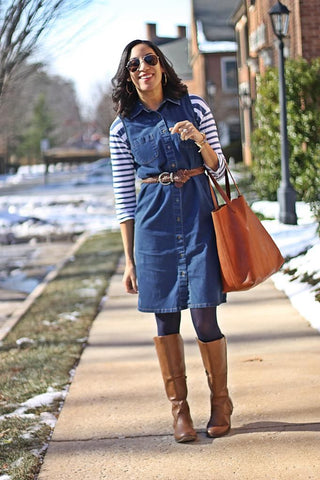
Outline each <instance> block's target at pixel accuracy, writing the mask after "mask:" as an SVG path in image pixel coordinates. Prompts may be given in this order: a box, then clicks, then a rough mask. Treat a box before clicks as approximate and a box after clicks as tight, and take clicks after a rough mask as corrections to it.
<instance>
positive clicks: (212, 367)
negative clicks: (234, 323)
mask: <svg viewBox="0 0 320 480" xmlns="http://www.w3.org/2000/svg"><path fill="white" fill-rule="evenodd" d="M198 344H199V348H200V352H201V356H202V361H203V365H204V368H205V370H206V374H207V378H208V385H209V388H210V391H211V395H210V400H211V416H210V420H209V422H208V425H207V435H208V436H209V437H212V438H216V437H222V436H223V435H226V434H227V433H228V432H229V430H230V426H231V422H230V416H231V414H232V410H233V405H232V401H231V398H230V397H229V392H228V387H227V345H226V339H225V338H224V337H223V338H221V339H219V340H214V341H213V342H207V343H205V342H201V341H200V340H198Z"/></svg>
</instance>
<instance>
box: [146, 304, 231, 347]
mask: <svg viewBox="0 0 320 480" xmlns="http://www.w3.org/2000/svg"><path fill="white" fill-rule="evenodd" d="M190 312H191V318H192V323H193V326H194V329H195V331H196V334H197V337H198V338H199V340H201V342H212V341H214V340H218V339H220V338H222V337H223V334H222V333H221V330H220V328H219V325H218V322H217V308H216V307H206V308H191V309H190ZM155 316H156V322H157V327H158V336H159V337H163V336H165V335H172V334H174V333H179V332H180V322H181V312H170V313H156V314H155Z"/></svg>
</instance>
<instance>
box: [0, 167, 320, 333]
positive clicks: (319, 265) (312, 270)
mask: <svg viewBox="0 0 320 480" xmlns="http://www.w3.org/2000/svg"><path fill="white" fill-rule="evenodd" d="M8 185H14V186H15V188H16V186H17V185H18V186H19V185H26V186H28V188H29V189H28V191H24V190H23V189H22V190H21V191H20V192H18V193H17V194H11V193H10V194H8V193H7V194H5V195H1V188H4V187H8ZM30 185H34V186H33V187H32V189H31V190H30ZM252 208H253V210H254V211H256V212H261V213H263V214H264V216H265V217H266V218H275V219H277V218H278V216H279V207H278V203H277V202H263V201H261V202H255V203H254V204H253V205H252ZM296 210H297V216H298V225H284V224H281V223H280V222H279V221H277V220H265V221H263V224H264V226H265V228H266V229H267V230H268V231H269V233H270V234H271V236H272V237H273V238H274V240H275V242H276V243H277V245H278V246H279V248H280V250H281V253H282V255H283V256H284V257H285V258H288V257H289V258H292V257H294V258H292V259H291V260H289V261H287V262H286V264H285V269H289V270H294V269H296V273H295V279H294V280H292V276H290V275H287V274H285V273H283V270H282V272H280V273H277V274H276V275H274V276H273V277H272V279H273V280H274V283H275V286H276V288H278V289H280V290H283V291H284V292H285V293H286V295H288V297H289V298H290V300H291V302H292V304H293V305H294V307H295V308H296V309H297V310H298V311H299V312H300V313H301V314H302V315H303V316H304V317H305V318H306V319H307V320H308V321H309V322H310V323H311V325H312V326H313V327H314V328H317V329H319V330H320V302H317V301H316V299H315V290H316V288H318V289H319V282H320V280H319V281H318V286H312V285H310V284H309V283H306V282H303V281H301V279H303V277H305V275H309V276H310V275H312V277H313V278H314V279H320V250H319V249H320V246H319V245H320V240H319V235H318V234H317V223H316V222H315V221H314V218H313V217H312V213H311V211H310V209H309V207H308V205H306V204H304V203H302V202H297V204H296ZM105 228H119V226H118V222H117V220H116V217H115V212H114V207H113V192H112V184H111V171H110V165H109V163H108V162H107V161H106V160H105V159H103V160H101V161H98V162H95V163H94V164H90V165H83V166H80V167H78V168H77V169H75V168H73V169H71V170H68V171H65V170H64V171H62V170H61V171H58V172H52V173H50V174H49V177H48V180H47V183H46V184H44V182H43V168H42V167H41V166H40V167H39V166H38V167H34V168H28V169H26V168H23V169H20V171H19V172H18V173H17V174H16V175H11V176H6V177H5V176H3V177H1V176H0V243H1V242H2V243H16V242H20V241H22V240H24V241H30V240H35V239H37V238H42V239H43V238H47V239H50V238H52V237H54V236H56V237H58V236H59V235H60V236H61V235H64V234H69V235H72V234H74V233H80V232H83V231H88V230H89V231H98V230H101V229H105ZM306 252H307V253H306Z"/></svg>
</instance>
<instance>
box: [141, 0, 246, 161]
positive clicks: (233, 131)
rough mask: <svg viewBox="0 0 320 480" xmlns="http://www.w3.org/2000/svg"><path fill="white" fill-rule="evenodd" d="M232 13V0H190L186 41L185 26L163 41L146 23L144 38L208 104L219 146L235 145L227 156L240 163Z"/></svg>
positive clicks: (152, 25) (154, 29)
mask: <svg viewBox="0 0 320 480" xmlns="http://www.w3.org/2000/svg"><path fill="white" fill-rule="evenodd" d="M233 10H234V0H191V22H190V23H191V24H190V32H189V38H187V36H186V27H182V26H178V27H177V37H176V38H165V37H159V36H157V32H156V25H155V24H147V39H148V40H151V41H153V42H154V43H156V44H157V45H159V46H160V47H161V50H162V51H163V53H164V54H165V55H166V56H167V57H168V58H169V59H170V60H171V61H172V63H173V65H174V68H175V70H176V72H177V73H178V75H179V76H180V78H181V79H182V80H183V81H184V83H186V84H187V85H188V88H189V92H191V93H195V94H197V95H200V96H202V97H203V98H204V99H205V100H206V101H207V102H208V104H209V105H210V107H211V108H212V110H213V113H214V116H215V119H216V122H217V126H218V130H219V134H220V140H221V144H222V146H224V147H226V146H230V145H233V146H234V145H235V148H232V147H231V148H230V150H228V151H227V152H226V153H227V156H230V155H232V156H234V157H236V159H237V160H241V147H240V148H239V145H240V137H241V135H240V120H239V101H238V84H237V63H236V60H237V59H236V49H237V44H236V41H235V33H234V28H233V26H232V24H231V22H230V17H231V14H232V12H233ZM237 147H238V148H237Z"/></svg>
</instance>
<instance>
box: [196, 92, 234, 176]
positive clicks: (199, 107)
mask: <svg viewBox="0 0 320 480" xmlns="http://www.w3.org/2000/svg"><path fill="white" fill-rule="evenodd" d="M190 100H191V104H192V106H193V110H194V113H195V115H196V118H197V121H198V126H199V130H200V131H201V132H203V133H204V134H205V135H206V137H207V140H208V143H209V145H210V146H211V148H212V149H213V150H214V151H215V152H216V154H217V156H218V160H219V166H218V168H217V170H212V169H211V168H209V167H207V168H208V169H209V170H210V172H212V174H213V176H214V177H215V178H217V179H218V178H221V177H222V175H223V174H224V171H225V168H226V166H225V157H224V155H223V152H222V149H221V145H220V140H219V135H218V130H217V126H216V122H215V120H214V118H213V115H212V112H211V110H210V108H209V106H208V105H207V103H206V102H205V101H204V100H203V99H202V98H201V97H199V96H198V95H190Z"/></svg>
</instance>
